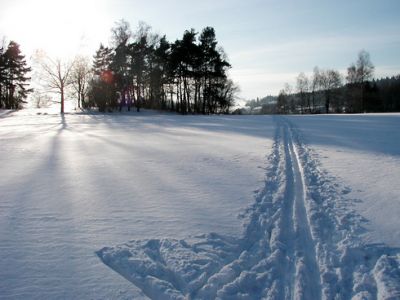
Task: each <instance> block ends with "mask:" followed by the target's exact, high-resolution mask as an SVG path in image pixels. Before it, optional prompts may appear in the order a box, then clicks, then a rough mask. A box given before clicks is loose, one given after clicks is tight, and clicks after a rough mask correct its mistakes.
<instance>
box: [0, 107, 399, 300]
mask: <svg viewBox="0 0 400 300" xmlns="http://www.w3.org/2000/svg"><path fill="white" fill-rule="evenodd" d="M399 127H400V115H399V114H393V115H351V116H350V115H348V116H335V115H332V116H290V117H282V116H274V117H272V116H206V117H205V116H184V117H182V116H176V115H167V114H165V115H162V114H152V113H150V112H145V113H143V114H140V115H139V114H136V113H132V114H130V115H128V114H122V115H119V114H110V115H100V114H91V115H85V114H67V115H65V117H63V118H61V117H60V116H57V115H40V116H38V115H35V114H32V115H29V114H27V113H12V114H9V115H7V116H6V117H3V118H0V138H1V144H0V160H1V161H0V162H1V164H0V165H1V168H2V170H3V171H2V173H1V174H2V175H1V176H0V191H1V199H0V206H1V207H0V255H1V257H2V260H0V298H2V299H3V298H4V299H26V298H30V299H32V298H33V299H35V298H36V299H43V298H57V299H59V298H68V299H72V298H81V299H82V298H83V299H132V298H151V299H392V300H393V299H400V239H399V237H400V232H399V231H400V229H399V228H400V218H399V217H398V216H399V215H400V190H399V184H398V183H399V182H400V172H399V170H400V132H399V130H398V128H399ZM238 216H239V218H238ZM96 254H97V257H96ZM4 258H6V259H4ZM98 258H100V259H98ZM101 261H102V262H104V264H102V263H101ZM107 266H108V267H110V268H111V269H112V270H114V271H115V272H113V271H112V270H111V269H110V268H108V267H107ZM120 275H122V276H120ZM124 278H125V279H127V280H125V279H124Z"/></svg>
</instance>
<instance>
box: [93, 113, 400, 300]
mask: <svg viewBox="0 0 400 300" xmlns="http://www.w3.org/2000/svg"><path fill="white" fill-rule="evenodd" d="M325 118H328V120H329V117H326V116H325ZM275 122H276V134H275V139H274V140H275V143H274V149H273V152H272V153H271V155H270V157H269V161H268V162H269V163H268V170H267V177H266V182H265V186H264V188H263V189H262V190H261V191H260V192H259V194H258V195H257V197H256V199H255V203H254V205H252V206H251V207H250V208H249V209H248V211H247V224H246V226H245V230H244V232H243V234H242V236H241V237H240V238H232V237H229V236H225V235H219V234H216V233H211V234H208V235H202V236H197V237H195V238H189V239H185V240H176V239H173V240H170V239H161V240H158V239H151V240H142V241H131V242H129V243H126V244H123V245H120V246H116V247H106V248H103V249H101V250H100V251H99V252H98V255H99V257H100V258H101V259H102V260H103V261H104V263H106V264H107V265H109V266H110V267H111V268H113V269H114V270H115V271H117V272H119V273H120V274H121V275H123V276H124V277H125V278H127V279H128V280H130V281H131V282H132V283H134V284H135V285H137V286H138V287H140V288H141V289H142V290H143V291H144V293H145V294H146V295H148V296H149V297H151V298H154V299H160V298H163V299H186V298H195V299H214V298H218V299H260V298H266V299H398V298H399V297H400V267H399V266H400V249H399V248H394V247H389V246H387V245H384V244H376V243H368V242H367V239H366V238H365V225H366V221H367V220H366V219H364V218H363V217H362V215H361V214H360V212H359V211H357V210H354V209H353V206H354V205H355V204H356V203H357V202H358V201H359V200H357V201H356V200H354V199H351V198H349V197H348V194H349V193H350V192H351V189H349V188H348V187H346V186H342V185H341V184H339V183H338V182H337V181H335V178H333V177H332V176H330V175H329V173H327V172H326V171H325V170H323V169H322V165H321V163H320V161H319V160H318V155H317V154H316V153H315V152H314V151H312V150H311V149H310V148H309V147H308V146H307V145H306V144H305V143H304V137H303V135H302V133H301V131H300V130H299V128H298V127H296V126H295V125H294V122H293V118H282V117H277V118H276V119H275ZM299 123H302V120H301V119H299ZM303 125H304V126H305V124H303ZM321 127H323V125H321ZM392 137H393V136H392ZM386 138H388V137H386ZM311 140H312V139H311ZM331 143H334V141H331ZM380 171H381V172H384V171H385V170H380ZM385 172H386V174H385V175H388V174H387V173H390V171H389V172H388V171H387V170H386V171H385ZM381 175H383V173H381ZM390 175H394V176H398V174H397V173H395V174H390ZM395 201H396V200H395ZM397 205H398V202H397ZM394 206H396V205H394ZM397 207H398V206H397ZM387 213H389V214H390V211H389V209H388V210H387ZM392 213H393V212H392ZM392 225H393V224H392ZM398 225H399V222H398V221H397V223H396V224H394V225H393V226H397V228H399V227H398ZM397 230H398V229H397Z"/></svg>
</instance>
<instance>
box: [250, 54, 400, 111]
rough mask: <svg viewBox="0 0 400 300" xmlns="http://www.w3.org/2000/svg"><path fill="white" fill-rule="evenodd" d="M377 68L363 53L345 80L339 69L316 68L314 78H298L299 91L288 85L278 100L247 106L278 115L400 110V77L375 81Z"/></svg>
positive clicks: (348, 69) (297, 86) (263, 100)
mask: <svg viewBox="0 0 400 300" xmlns="http://www.w3.org/2000/svg"><path fill="white" fill-rule="evenodd" d="M374 69H375V67H374V65H373V64H372V62H371V59H370V55H369V53H368V52H366V51H365V50H362V51H360V52H359V54H358V58H357V61H356V62H355V63H352V64H351V65H350V66H349V67H348V68H347V74H346V76H345V77H344V76H342V75H341V74H340V72H339V71H337V70H334V69H326V70H322V69H320V68H318V67H315V68H314V70H313V74H312V75H311V76H310V77H307V76H306V75H305V74H304V73H300V74H299V75H298V76H297V78H296V86H295V88H292V87H291V86H290V85H289V84H285V87H284V89H282V90H281V91H280V93H279V95H278V96H277V97H271V96H269V97H265V98H263V99H261V100H260V99H257V100H252V101H249V102H248V103H247V107H249V108H251V109H254V107H258V109H257V113H278V114H293V113H296V114H305V113H307V114H315V113H364V112H394V111H400V75H398V76H394V77H392V78H385V79H379V80H375V79H373V74H374Z"/></svg>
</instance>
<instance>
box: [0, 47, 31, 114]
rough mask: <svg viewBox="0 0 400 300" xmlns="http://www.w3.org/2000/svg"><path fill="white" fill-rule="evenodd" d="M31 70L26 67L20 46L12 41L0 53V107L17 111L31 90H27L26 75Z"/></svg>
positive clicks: (27, 78)
mask: <svg viewBox="0 0 400 300" xmlns="http://www.w3.org/2000/svg"><path fill="white" fill-rule="evenodd" d="M30 71H31V68H30V67H28V66H27V63H26V60H25V56H24V55H22V53H21V50H20V46H19V44H17V43H16V42H14V41H11V42H10V43H9V44H8V47H7V49H6V50H5V51H4V49H2V50H1V51H0V82H1V83H2V84H1V85H0V91H1V93H0V98H1V106H2V107H4V108H6V109H18V108H21V106H22V104H23V103H25V99H26V98H27V96H28V94H29V93H30V92H31V91H32V89H28V88H27V86H28V85H29V83H28V82H29V80H30V77H28V76H27V74H28V73H29V72H30Z"/></svg>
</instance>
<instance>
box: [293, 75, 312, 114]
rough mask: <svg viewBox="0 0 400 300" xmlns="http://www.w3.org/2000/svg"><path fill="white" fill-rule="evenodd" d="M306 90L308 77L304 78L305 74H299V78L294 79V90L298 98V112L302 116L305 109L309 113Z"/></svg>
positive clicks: (308, 98)
mask: <svg viewBox="0 0 400 300" xmlns="http://www.w3.org/2000/svg"><path fill="white" fill-rule="evenodd" d="M308 88H309V80H308V77H307V76H306V74H304V73H303V72H301V73H300V74H299V76H297V78H296V89H297V93H298V95H299V98H300V111H301V113H302V114H303V113H304V108H305V107H307V108H308V112H310V111H311V107H310V97H309V93H308Z"/></svg>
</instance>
